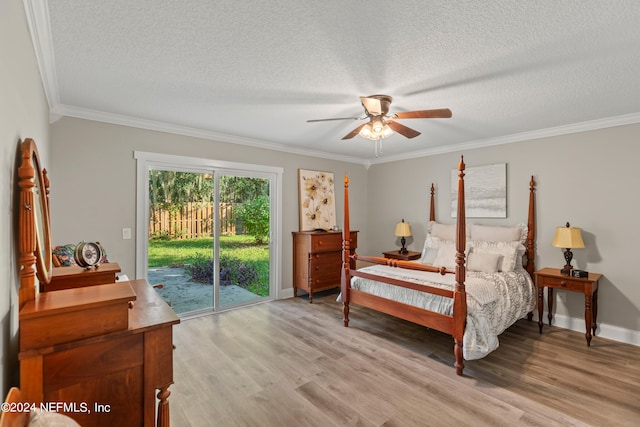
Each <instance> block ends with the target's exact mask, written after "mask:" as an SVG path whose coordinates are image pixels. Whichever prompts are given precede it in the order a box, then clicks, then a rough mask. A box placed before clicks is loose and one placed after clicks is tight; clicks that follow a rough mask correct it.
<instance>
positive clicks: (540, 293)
mask: <svg viewBox="0 0 640 427" xmlns="http://www.w3.org/2000/svg"><path fill="white" fill-rule="evenodd" d="M543 311H544V288H542V287H538V328H540V333H542V312H543Z"/></svg>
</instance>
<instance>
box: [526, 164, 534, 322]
mask: <svg viewBox="0 0 640 427" xmlns="http://www.w3.org/2000/svg"><path fill="white" fill-rule="evenodd" d="M535 191H536V181H535V179H534V178H533V175H531V181H529V217H528V219H527V229H528V231H527V267H526V269H527V272H528V273H529V276H531V278H533V272H534V271H536V263H535V258H536V248H535V241H536V200H535V199H536V197H535V194H536V193H535ZM527 319H528V320H531V319H533V312H531V311H530V312H529V313H527Z"/></svg>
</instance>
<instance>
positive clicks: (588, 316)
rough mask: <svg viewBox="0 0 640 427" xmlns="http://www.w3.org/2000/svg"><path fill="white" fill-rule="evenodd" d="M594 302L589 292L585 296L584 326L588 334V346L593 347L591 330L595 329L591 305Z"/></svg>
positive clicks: (585, 335) (586, 334) (586, 335)
mask: <svg viewBox="0 0 640 427" xmlns="http://www.w3.org/2000/svg"><path fill="white" fill-rule="evenodd" d="M592 301H593V295H591V294H589V293H588V292H587V293H585V294H584V324H585V327H586V329H587V333H585V334H584V337H585V338H586V339H587V346H589V347H590V346H591V328H593V311H592V309H591V303H592Z"/></svg>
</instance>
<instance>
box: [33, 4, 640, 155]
mask: <svg viewBox="0 0 640 427" xmlns="http://www.w3.org/2000/svg"><path fill="white" fill-rule="evenodd" d="M25 5H26V10H27V16H28V19H29V21H30V26H31V30H32V34H33V35H34V41H35V45H36V52H37V55H38V59H39V63H40V67H41V71H42V73H43V81H44V82H45V90H46V92H47V96H48V99H49V103H50V107H51V111H52V115H53V116H65V115H66V116H74V117H83V118H91V119H95V120H102V121H107V122H114V123H122V124H128V125H132V126H140V127H146V128H151V129H158V130H165V131H169V132H176V133H184V134H188V135H196V136H203V137H205V138H211V139H217V140H222V141H229V142H234V143H242V144H249V145H254V146H265V147H268V148H274V149H280V150H284V151H290V152H305V153H308V154H311V155H318V156H324V157H329V158H339V159H344V160H349V161H357V162H363V163H376V162H382V161H389V160H393V159H400V158H407V157H414V156H416V155H427V154H432V153H439V152H444V151H450V150H454V149H460V148H464V147H475V146H484V145H491V144H499V143H508V142H513V141H518V140H522V139H531V138H537V137H540V136H546V135H553V134H562V133H567V132H575V131H580V130H586V129H593V128H600V127H607V126H613V125H617V124H625V123H636V122H640V84H639V79H638V76H640V25H639V24H638V23H639V22H640V2H638V1H637V0H629V1H623V0H619V1H601V0H598V1H573V0H537V1H515V0H512V1H500V0H495V1H490V2H489V1H483V2H478V1H475V0H469V1H462V0H456V1H438V2H434V1H424V0H414V1H400V2H388V1H377V0H376V1H349V2H344V1H337V0H325V1H322V2H310V1H299V0H278V1H272V2H264V1H210V0H200V1H168V0H162V1H160V0H135V1H131V0H65V1H53V0H49V1H48V3H47V2H46V1H38V0H26V1H25ZM380 93H382V94H388V95H391V96H393V98H394V100H393V104H392V105H391V109H390V111H391V112H397V111H409V110H420V109H432V108H444V107H447V108H450V109H451V110H452V111H453V117H452V118H450V119H406V120H402V124H404V125H407V126H410V127H412V128H414V129H416V130H418V131H420V132H422V135H420V136H418V137H417V138H414V139H412V140H409V139H406V138H404V137H402V136H401V135H398V134H394V135H392V136H391V137H389V138H387V139H385V140H384V143H383V150H382V153H381V154H380V155H379V156H378V157H376V156H375V150H374V143H373V142H372V141H369V140H366V139H364V138H362V137H360V136H356V137H355V138H353V139H351V140H349V141H342V140H341V138H342V137H343V136H344V135H346V134H347V133H348V132H350V131H351V130H352V129H353V128H355V127H356V126H357V125H359V124H361V123H363V122H358V121H348V120H347V121H330V122H321V123H307V122H306V120H307V119H318V118H331V117H358V116H363V109H362V106H361V105H360V101H359V98H358V97H359V96H366V95H372V94H380Z"/></svg>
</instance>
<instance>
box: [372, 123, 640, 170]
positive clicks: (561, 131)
mask: <svg viewBox="0 0 640 427" xmlns="http://www.w3.org/2000/svg"><path fill="white" fill-rule="evenodd" d="M637 123H640V113H633V114H625V115H622V116H616V117H607V118H604V119H597V120H590V121H586V122H580V123H574V124H570V125H563V126H556V127H552V128H547V129H538V130H535V131H531V132H522V133H515V134H513V135H505V136H501V137H497V138H487V139H480V140H477V141H469V142H463V143H460V144H454V145H448V146H444V147H436V148H429V149H426V150H420V151H412V152H410V153H403V154H398V155H394V156H389V157H384V158H377V159H369V160H368V164H369V165H373V164H382V163H389V162H396V161H399V160H409V159H415V158H417V157H427V156H435V155H437V154H445V153H452V152H456V151H463V150H471V149H475V148H484V147H492V146H494V145H503V144H512V143H514V142H522V141H530V140H533V139H541V138H548V137H553V136H561V135H568V134H572V133H579V132H587V131H592V130H598V129H606V128H610V127H616V126H625V125H631V124H637Z"/></svg>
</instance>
